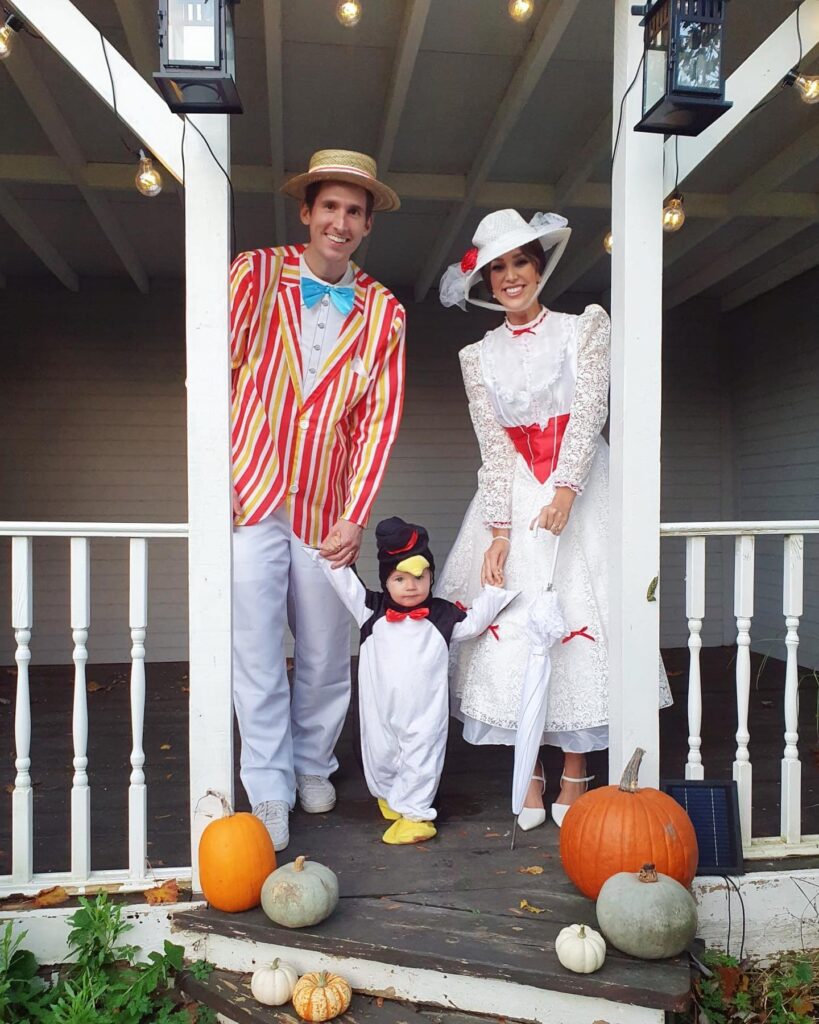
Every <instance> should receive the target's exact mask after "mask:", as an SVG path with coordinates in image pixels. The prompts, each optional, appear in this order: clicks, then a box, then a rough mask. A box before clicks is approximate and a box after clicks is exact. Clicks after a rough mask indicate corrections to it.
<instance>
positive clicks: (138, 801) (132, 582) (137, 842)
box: [128, 537, 148, 882]
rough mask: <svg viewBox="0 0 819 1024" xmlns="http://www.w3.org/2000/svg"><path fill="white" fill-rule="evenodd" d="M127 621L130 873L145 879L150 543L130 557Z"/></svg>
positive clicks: (136, 543) (133, 545) (137, 545)
mask: <svg viewBox="0 0 819 1024" xmlns="http://www.w3.org/2000/svg"><path fill="white" fill-rule="evenodd" d="M129 560H130V565H129V602H128V621H129V625H130V627H131V644H132V646H131V777H130V785H129V787H128V872H129V874H130V876H131V878H132V879H133V880H134V881H136V882H138V881H140V880H142V879H144V878H145V877H146V866H147V859H148V787H147V786H146V784H145V750H144V747H143V733H144V729H145V637H146V634H147V630H148V541H147V540H146V539H145V538H144V537H139V538H137V537H134V538H132V539H131V542H130V553H129Z"/></svg>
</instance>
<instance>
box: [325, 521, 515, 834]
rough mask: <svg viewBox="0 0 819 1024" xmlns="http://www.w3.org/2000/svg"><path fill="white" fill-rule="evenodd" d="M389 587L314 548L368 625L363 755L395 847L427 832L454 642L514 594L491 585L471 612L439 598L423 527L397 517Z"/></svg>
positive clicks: (383, 539)
mask: <svg viewBox="0 0 819 1024" xmlns="http://www.w3.org/2000/svg"><path fill="white" fill-rule="evenodd" d="M375 539H376V544H377V546H378V563H379V577H380V580H381V587H382V590H380V591H374V590H368V589H367V588H366V587H365V586H364V584H363V583H362V582H361V580H360V579H359V578H358V576H357V575H356V573H355V571H354V570H353V569H350V568H340V569H333V568H332V567H331V566H330V564H329V562H327V561H325V559H323V558H322V557H321V556H320V555H319V554H318V552H317V551H315V549H310V555H311V557H312V558H314V559H315V560H316V561H317V562H318V563H319V564H320V565H321V567H322V569H323V571H324V573H325V575H326V576H327V579H328V580H329V581H330V583H331V584H332V586H333V588H334V589H335V591H336V593H337V594H338V596H339V598H340V599H341V601H342V603H343V604H344V605H345V607H346V608H347V609H348V610H349V611H350V613H351V614H352V615H353V617H354V618H355V620H356V622H357V623H358V625H359V627H360V629H361V646H360V649H359V660H358V700H359V711H360V718H361V755H362V761H363V764H364V775H365V777H366V779H367V786H368V787H369V790H370V792H371V793H372V794H373V796H375V797H376V798H377V799H378V806H379V808H380V809H381V813H382V814H383V816H384V817H385V818H386V819H387V820H389V821H392V822H393V824H392V825H391V826H390V827H389V828H388V829H387V831H386V832H385V833H384V836H383V839H384V842H385V843H391V844H395V845H399V844H405V843H417V842H421V841H423V840H424V839H430V838H432V836H434V835H435V832H436V829H435V826H434V825H433V824H432V821H433V819H434V818H435V816H436V812H435V808H434V807H433V806H432V800H433V798H434V796H435V793H436V791H437V789H438V784H439V782H440V779H441V772H442V771H443V767H444V754H445V752H446V741H447V728H448V722H449V685H448V680H447V675H448V669H449V645H450V644H451V643H453V642H455V641H459V640H469V639H472V638H474V637H477V636H480V634H481V633H483V632H484V631H485V630H486V629H487V628H488V627H489V626H490V625H491V624H492V623H493V622H494V620H495V618H496V616H497V615H498V613H499V612H500V611H501V610H502V609H503V608H505V607H506V605H507V604H509V602H510V601H511V600H512V599H513V598H514V597H515V596H516V592H515V591H509V590H503V589H501V588H500V587H492V586H486V587H484V588H483V590H482V592H481V593H480V594H479V595H478V597H477V598H476V599H475V602H474V604H473V606H472V607H471V608H470V609H468V610H464V609H463V608H459V607H458V606H457V605H455V604H452V603H451V602H450V601H445V600H444V599H443V598H440V597H433V596H432V594H431V587H432V581H433V576H434V573H435V560H434V559H433V556H432V552H431V551H430V549H429V537H428V535H427V531H426V530H425V529H424V527H423V526H416V525H414V524H413V523H405V522H404V520H403V519H399V518H398V517H397V516H393V517H392V518H391V519H384V520H382V521H381V522H380V523H379V524H378V526H377V527H376V529H375Z"/></svg>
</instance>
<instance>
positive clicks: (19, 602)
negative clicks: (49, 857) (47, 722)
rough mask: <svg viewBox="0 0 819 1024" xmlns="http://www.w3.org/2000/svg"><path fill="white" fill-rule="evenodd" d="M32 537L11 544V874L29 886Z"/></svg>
mask: <svg viewBox="0 0 819 1024" xmlns="http://www.w3.org/2000/svg"><path fill="white" fill-rule="evenodd" d="M31 554H32V542H31V537H13V538H12V541H11V628H12V629H13V630H14V639H15V642H16V643H17V650H16V651H15V654H14V660H15V661H16V662H17V692H16V695H15V700H14V743H15V747H16V758H15V761H14V767H15V769H16V771H17V775H16V777H15V779H14V793H13V795H12V798H11V815H12V839H11V864H12V867H11V873H12V878H13V879H14V881H15V882H19V883H23V884H25V883H27V882H30V881H31V878H32V875H33V874H34V791H33V789H32V788H31V773H30V768H31V758H30V754H31V699H30V695H29V685H28V666H29V662H30V661H31V649H30V647H29V644H30V642H31V629H32V626H33V624H34V622H33V613H34V602H33V587H32V571H31V570H32V557H31Z"/></svg>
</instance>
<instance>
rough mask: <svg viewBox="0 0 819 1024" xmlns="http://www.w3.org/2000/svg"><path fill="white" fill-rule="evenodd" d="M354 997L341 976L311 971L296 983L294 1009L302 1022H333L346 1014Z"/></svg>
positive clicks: (327, 972) (328, 972)
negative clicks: (341, 1014)
mask: <svg viewBox="0 0 819 1024" xmlns="http://www.w3.org/2000/svg"><path fill="white" fill-rule="evenodd" d="M352 997H353V992H352V989H351V988H350V986H349V984H348V983H347V982H346V981H345V980H344V978H342V977H341V975H339V974H331V973H330V971H311V972H310V973H309V974H304V975H302V977H301V978H299V980H298V981H297V982H296V987H295V988H294V989H293V1009H294V1010H295V1011H296V1013H297V1014H298V1015H299V1016H300V1017H301V1019H302V1020H310V1021H323V1020H332V1019H333V1017H338V1015H339V1014H340V1013H344V1011H345V1010H346V1009H347V1007H348V1006H349V1005H350V1000H351V999H352Z"/></svg>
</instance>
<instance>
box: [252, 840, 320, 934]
mask: <svg viewBox="0 0 819 1024" xmlns="http://www.w3.org/2000/svg"><path fill="white" fill-rule="evenodd" d="M337 903H338V879H337V878H336V876H335V874H334V873H333V872H332V871H331V870H330V868H328V867H325V866H324V865H323V864H318V863H316V862H315V861H308V860H307V859H306V858H305V857H296V859H295V861H293V863H292V864H284V865H283V866H282V867H280V868H276V870H275V871H273V872H272V873H271V874H270V875H268V876H267V878H266V880H265V882H264V885H263V886H262V909H263V910H264V912H265V913H266V914H267V916H268V917H269V918H270V920H271V921H274V922H275V923H276V924H280V925H283V926H284V927H285V928H308V927H309V926H310V925H314V924H318V923H319V921H323V920H324V919H325V917H329V916H330V914H332V912H333V911H334V910H335V908H336V904H337Z"/></svg>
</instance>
